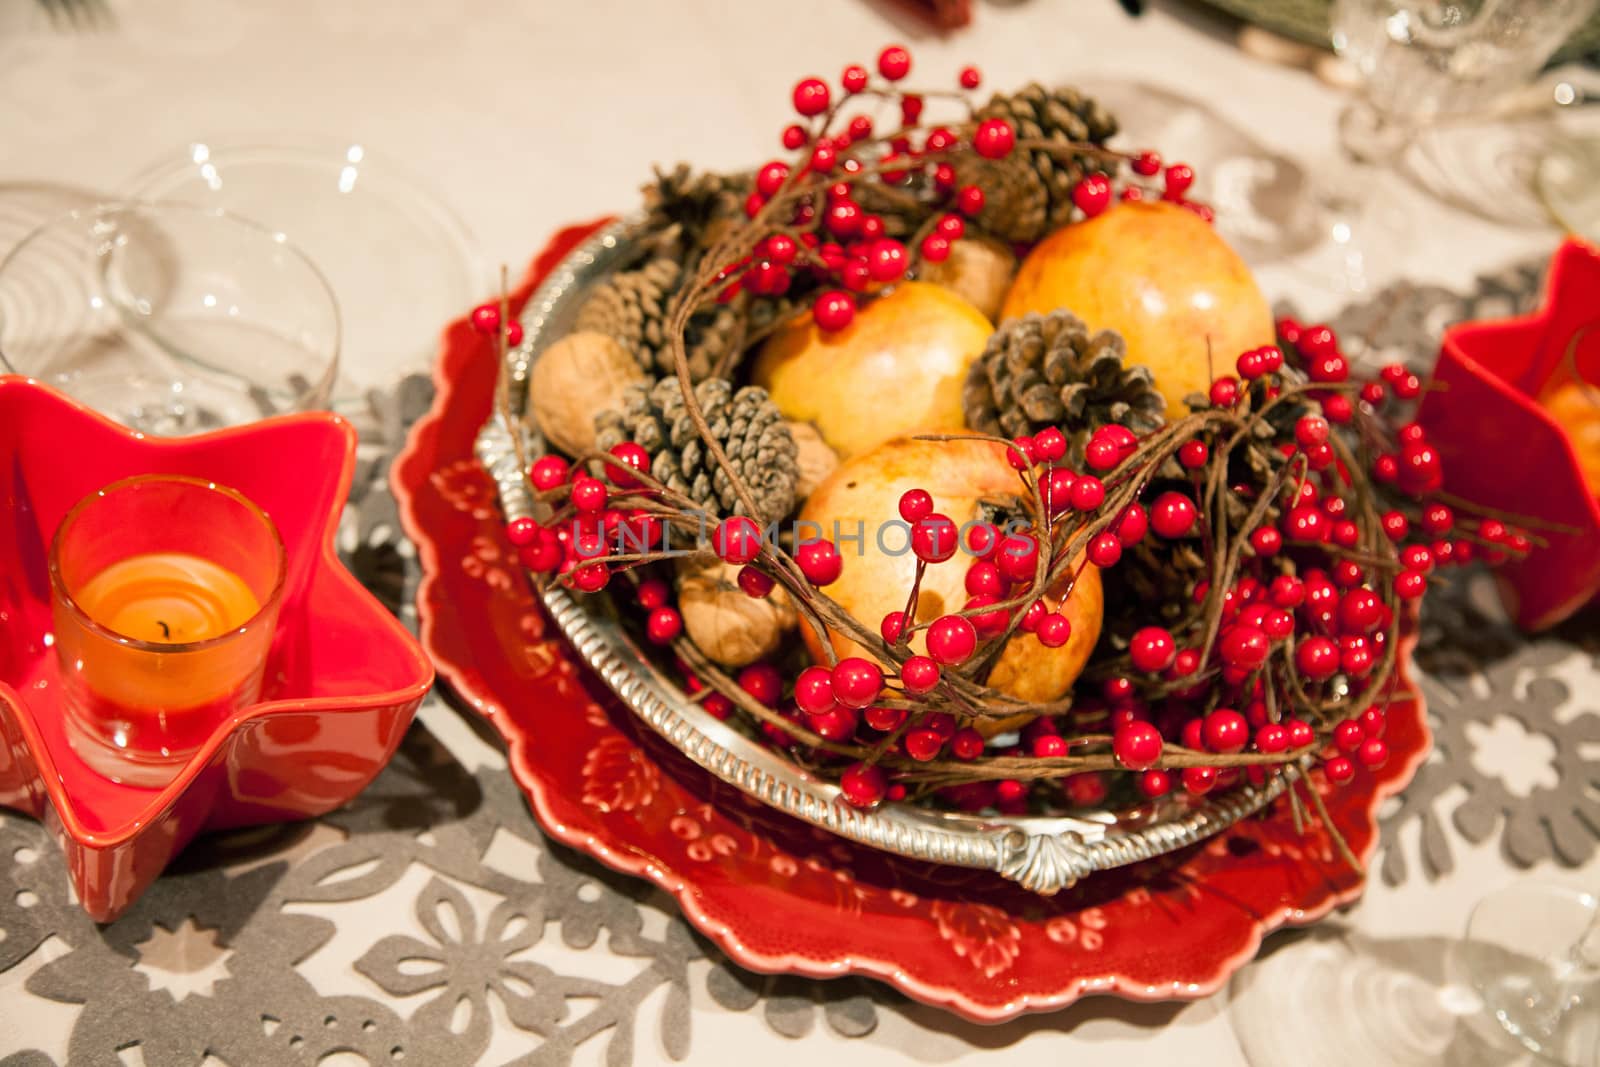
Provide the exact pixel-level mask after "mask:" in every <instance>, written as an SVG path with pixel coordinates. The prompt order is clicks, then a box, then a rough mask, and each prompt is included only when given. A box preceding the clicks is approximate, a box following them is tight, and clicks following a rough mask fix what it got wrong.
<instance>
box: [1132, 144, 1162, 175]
mask: <svg viewBox="0 0 1600 1067" xmlns="http://www.w3.org/2000/svg"><path fill="white" fill-rule="evenodd" d="M1130 166H1132V168H1133V172H1134V173H1135V174H1138V175H1141V176H1143V177H1146V178H1151V177H1154V176H1155V175H1156V174H1157V173H1158V172H1159V171H1160V170H1161V153H1159V152H1151V151H1149V150H1146V151H1143V152H1140V153H1139V154H1138V155H1137V156H1135V157H1134V158H1133V163H1132V164H1130Z"/></svg>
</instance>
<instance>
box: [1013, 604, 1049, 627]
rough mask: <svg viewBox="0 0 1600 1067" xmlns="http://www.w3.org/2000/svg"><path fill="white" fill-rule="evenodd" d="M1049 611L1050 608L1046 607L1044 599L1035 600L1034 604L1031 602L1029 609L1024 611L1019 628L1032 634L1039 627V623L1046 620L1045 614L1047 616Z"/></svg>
mask: <svg viewBox="0 0 1600 1067" xmlns="http://www.w3.org/2000/svg"><path fill="white" fill-rule="evenodd" d="M1049 613H1050V609H1049V608H1047V607H1045V604H1044V601H1042V600H1035V601H1034V602H1033V603H1032V604H1029V605H1028V609H1027V610H1026V611H1024V612H1023V613H1022V622H1020V623H1018V625H1017V628H1018V629H1019V630H1022V631H1023V632H1024V633H1030V634H1031V633H1033V632H1034V631H1036V630H1037V629H1039V624H1040V623H1041V622H1043V621H1044V619H1045V616H1047V615H1048V614H1049Z"/></svg>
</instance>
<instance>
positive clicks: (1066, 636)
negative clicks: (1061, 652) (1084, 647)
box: [1034, 601, 1072, 648]
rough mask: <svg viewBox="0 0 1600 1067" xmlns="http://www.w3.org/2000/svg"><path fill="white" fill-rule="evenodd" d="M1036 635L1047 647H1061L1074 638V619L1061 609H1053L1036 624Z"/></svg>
mask: <svg viewBox="0 0 1600 1067" xmlns="http://www.w3.org/2000/svg"><path fill="white" fill-rule="evenodd" d="M1036 603H1041V604H1042V603H1043V602H1042V601H1038V602H1036ZM1034 636H1035V637H1037V638H1038V639H1039V643H1040V644H1041V645H1043V646H1044V647H1045V648H1060V647H1061V646H1062V645H1064V644H1066V643H1067V642H1068V641H1069V640H1071V639H1072V620H1071V619H1069V618H1067V617H1066V616H1065V615H1063V614H1061V612H1059V611H1052V612H1050V613H1049V614H1047V615H1045V616H1044V617H1043V618H1041V619H1040V620H1039V621H1038V623H1037V624H1036V625H1035V626H1034Z"/></svg>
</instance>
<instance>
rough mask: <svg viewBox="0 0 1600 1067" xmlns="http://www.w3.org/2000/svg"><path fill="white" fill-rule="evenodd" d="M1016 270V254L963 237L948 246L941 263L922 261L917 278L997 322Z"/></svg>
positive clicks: (984, 240)
mask: <svg viewBox="0 0 1600 1067" xmlns="http://www.w3.org/2000/svg"><path fill="white" fill-rule="evenodd" d="M1016 271H1017V257H1016V256H1014V255H1012V254H1011V250H1010V249H1009V248H1007V247H1006V246H1005V245H1003V244H1001V243H1000V242H999V241H996V240H995V239H994V238H992V237H963V238H962V239H961V240H959V241H956V242H955V243H953V244H952V245H951V246H950V255H949V257H948V258H947V259H945V260H944V261H943V262H941V263H928V262H924V263H923V264H922V266H921V267H919V268H918V270H917V277H918V279H919V280H921V281H925V282H932V283H933V284H935V285H939V286H943V287H944V288H946V289H948V290H950V291H951V292H952V293H955V294H956V295H957V296H959V297H962V298H963V299H965V300H966V301H967V303H969V304H971V305H972V306H973V307H975V308H977V309H978V310H979V311H981V312H983V313H984V315H985V316H987V317H988V319H989V321H990V322H998V321H999V317H1000V305H1001V304H1002V303H1004V301H1005V298H1006V291H1007V290H1008V289H1010V288H1011V277H1012V275H1014V274H1015V273H1016Z"/></svg>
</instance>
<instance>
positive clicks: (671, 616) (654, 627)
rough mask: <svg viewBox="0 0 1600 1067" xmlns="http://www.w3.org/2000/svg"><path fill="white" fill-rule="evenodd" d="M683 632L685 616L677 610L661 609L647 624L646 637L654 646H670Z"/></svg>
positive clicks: (654, 613)
mask: <svg viewBox="0 0 1600 1067" xmlns="http://www.w3.org/2000/svg"><path fill="white" fill-rule="evenodd" d="M682 632H683V616H682V615H679V614H678V610H677V609H676V608H669V607H659V608H656V609H655V610H654V611H652V612H651V613H650V617H649V619H648V620H646V622H645V636H646V637H648V638H650V641H651V642H652V643H653V644H657V645H670V644H672V642H673V641H675V640H677V637H678V635H679V634H680V633H682Z"/></svg>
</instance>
